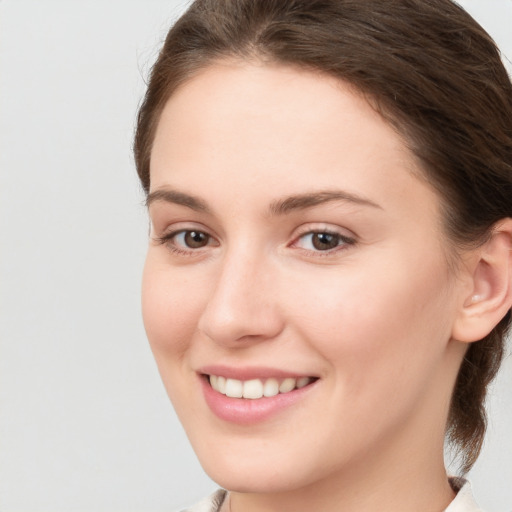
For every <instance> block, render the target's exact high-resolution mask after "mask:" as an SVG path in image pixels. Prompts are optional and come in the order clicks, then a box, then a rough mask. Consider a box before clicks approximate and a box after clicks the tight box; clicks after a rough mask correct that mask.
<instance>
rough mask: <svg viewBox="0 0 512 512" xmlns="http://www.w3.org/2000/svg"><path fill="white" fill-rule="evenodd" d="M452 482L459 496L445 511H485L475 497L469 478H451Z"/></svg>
mask: <svg viewBox="0 0 512 512" xmlns="http://www.w3.org/2000/svg"><path fill="white" fill-rule="evenodd" d="M450 484H451V486H452V488H453V490H454V491H456V492H457V496H455V499H454V500H453V501H452V502H451V503H450V505H449V506H448V508H447V509H446V510H445V511H444V512H483V511H482V509H481V508H479V507H478V505H477V503H476V501H475V499H474V498H473V492H472V491H471V484H470V483H469V482H468V481H467V480H465V479H464V478H450Z"/></svg>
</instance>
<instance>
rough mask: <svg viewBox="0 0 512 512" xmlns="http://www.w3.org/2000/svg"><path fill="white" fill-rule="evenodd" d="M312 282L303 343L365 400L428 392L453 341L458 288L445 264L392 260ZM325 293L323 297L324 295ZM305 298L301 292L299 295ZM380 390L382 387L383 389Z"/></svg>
mask: <svg viewBox="0 0 512 512" xmlns="http://www.w3.org/2000/svg"><path fill="white" fill-rule="evenodd" d="M391 261H394V265H393V266H391V268H387V269H386V272H383V269H382V260H380V261H376V262H375V263H374V264H373V263H372V262H368V264H366V265H364V272H362V271H358V270H357V269H356V268H347V269H344V270H343V271H340V272H339V273H337V274H333V275H332V276H326V277H325V279H321V280H319V279H318V276H316V277H317V278H316V279H315V281H314V283H310V282H305V283H303V285H304V286H305V288H304V289H309V290H310V291H311V290H313V293H308V295H305V294H302V297H303V298H302V300H301V301H300V303H299V304H298V305H297V308H298V310H301V311H302V312H303V314H304V312H307V313H306V314H307V316H305V317H303V318H304V321H303V324H302V325H303V329H304V331H305V332H304V333H303V336H304V337H305V338H306V339H309V340H311V343H314V344H315V348H316V350H317V351H318V352H320V353H321V354H322V356H323V358H324V359H325V360H327V361H329V363H330V365H331V367H332V370H334V371H335V372H337V374H338V375H339V376H340V378H342V379H343V385H344V386H345V385H346V386H348V387H350V388H351V389H352V390H353V391H354V393H355V395H356V396H358V397H359V398H360V395H361V393H363V392H364V390H365V389H366V390H368V392H370V391H371V392H372V393H374V392H376V391H377V393H379V389H384V388H386V387H387V388H388V390H389V389H391V388H393V389H399V388H400V386H403V385H405V384H407V385H408V386H409V385H415V384H417V385H418V386H420V385H421V380H422V379H423V380H425V379H426V378H428V375H429V372H432V371H434V368H435V365H436V363H437V362H438V361H439V359H440V358H441V357H442V356H443V353H444V349H445V345H446V343H447V341H448V339H449V336H450V331H451V329H450V327H451V323H450V318H451V314H450V307H449V302H450V286H449V284H448V283H449V280H448V278H447V277H446V276H447V273H445V272H444V268H445V266H444V262H442V261H439V259H437V258H435V257H432V258H431V260H430V261H425V259H424V258H423V259H422V262H421V265H419V264H418V263H419V262H416V261H414V259H412V258H411V259H407V258H404V259H403V260H402V259H400V258H398V257H395V258H391ZM318 290H321V292H319V291H318ZM295 296H300V293H295ZM376 383H378V385H376Z"/></svg>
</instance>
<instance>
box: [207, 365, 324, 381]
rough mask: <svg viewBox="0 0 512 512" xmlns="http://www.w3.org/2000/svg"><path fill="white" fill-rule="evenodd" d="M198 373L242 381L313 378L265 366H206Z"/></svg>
mask: <svg viewBox="0 0 512 512" xmlns="http://www.w3.org/2000/svg"><path fill="white" fill-rule="evenodd" d="M198 373H200V374H203V375H217V376H222V377H226V378H227V379H236V380H242V381H246V380H251V379H270V378H272V377H273V378H276V379H286V378H288V377H291V378H295V379H296V378H300V377H314V375H311V374H307V373H302V372H293V371H287V370H281V369H278V368H269V367H265V366H246V367H234V366H224V365H207V366H203V367H201V368H200V369H199V370H198Z"/></svg>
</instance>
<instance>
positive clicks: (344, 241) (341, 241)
mask: <svg viewBox="0 0 512 512" xmlns="http://www.w3.org/2000/svg"><path fill="white" fill-rule="evenodd" d="M187 233H198V234H201V235H204V236H206V237H208V242H210V241H211V240H213V239H214V238H213V237H212V236H211V235H209V234H208V233H206V232H205V231H201V230H199V229H180V230H176V231H173V232H171V233H168V234H166V235H163V236H162V237H157V238H155V241H156V242H158V243H159V244H161V245H166V246H167V248H168V249H169V250H170V251H171V252H172V253H174V254H177V255H180V256H194V255H196V254H197V253H198V252H199V251H200V250H201V249H203V248H205V247H208V246H210V245H211V244H209V243H207V244H206V245H205V246H203V247H198V248H193V247H189V248H187V249H184V248H181V247H180V246H178V245H177V244H176V243H175V242H173V239H174V238H175V237H177V236H178V235H186V234H187ZM315 235H328V236H332V237H335V238H336V239H337V241H338V243H337V245H336V246H334V247H333V248H331V249H326V250H324V251H323V250H319V249H317V250H314V249H304V248H299V249H301V250H302V251H304V252H305V253H306V254H309V255H313V256H315V257H327V256H332V255H333V254H334V253H337V252H338V251H342V250H346V249H347V246H352V245H355V243H356V240H355V239H354V238H351V237H348V236H345V235H342V234H340V233H337V232H336V231H333V230H329V229H317V230H313V229H310V230H308V231H305V232H304V233H302V234H300V235H299V236H297V237H296V238H295V239H294V241H293V242H292V243H291V244H290V245H289V246H288V247H297V245H298V241H300V240H301V239H304V238H305V237H307V236H315Z"/></svg>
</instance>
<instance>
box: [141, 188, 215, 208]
mask: <svg viewBox="0 0 512 512" xmlns="http://www.w3.org/2000/svg"><path fill="white" fill-rule="evenodd" d="M157 201H163V202H165V203H172V204H179V205H181V206H186V207H187V208H190V209H191V210H195V211H197V212H202V213H210V208H208V206H207V204H206V203H205V202H204V201H203V200H202V199H199V198H198V197H194V196H191V195H189V194H185V193H184V192H178V191H177V190H170V189H159V190H155V191H153V192H151V193H149V194H148V196H147V198H146V206H147V207H148V208H149V206H150V205H151V204H153V203H155V202H157Z"/></svg>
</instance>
